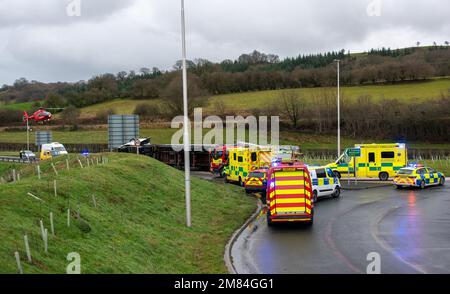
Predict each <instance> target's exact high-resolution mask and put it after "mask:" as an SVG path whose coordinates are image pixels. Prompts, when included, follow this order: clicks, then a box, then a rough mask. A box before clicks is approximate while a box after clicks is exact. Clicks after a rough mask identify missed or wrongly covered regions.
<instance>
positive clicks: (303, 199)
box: [267, 162, 314, 226]
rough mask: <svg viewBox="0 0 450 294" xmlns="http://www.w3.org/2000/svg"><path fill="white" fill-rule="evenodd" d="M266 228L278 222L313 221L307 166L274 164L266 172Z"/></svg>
mask: <svg viewBox="0 0 450 294" xmlns="http://www.w3.org/2000/svg"><path fill="white" fill-rule="evenodd" d="M267 178H268V183H267V225H269V226H271V225H272V224H273V223H279V222H305V223H307V224H308V225H312V224H313V221H314V204H313V202H312V195H313V192H312V183H311V176H310V174H309V171H308V168H307V167H306V165H304V164H301V163H298V162H290V163H280V164H277V163H274V164H273V166H272V167H271V168H270V169H269V171H268V176H267Z"/></svg>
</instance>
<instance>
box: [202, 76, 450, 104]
mask: <svg viewBox="0 0 450 294" xmlns="http://www.w3.org/2000/svg"><path fill="white" fill-rule="evenodd" d="M449 90H450V79H449V78H440V79H433V80H429V81H422V82H414V83H410V82H406V83H397V84H383V85H366V86H352V87H348V86H347V87H342V88H341V97H342V99H348V100H350V101H352V100H353V101H354V100H355V99H356V98H358V97H359V96H364V95H370V96H371V97H372V98H373V99H374V100H375V101H379V100H380V99H383V98H384V99H398V100H400V101H401V102H406V103H416V102H420V101H423V100H426V99H436V98H440V97H441V96H442V95H448V94H449ZM285 91H291V90H272V91H260V92H248V93H239V94H226V95H217V96H213V97H211V98H210V99H209V101H208V108H207V109H208V110H209V111H211V112H212V111H213V110H214V107H215V103H217V101H223V102H224V104H225V107H226V109H227V110H233V111H239V110H250V109H253V108H267V107H268V106H270V105H273V103H274V102H276V100H277V99H278V98H280V96H281V95H282V93H283V92H285ZM292 91H293V92H296V93H298V94H299V96H300V97H301V98H302V99H306V100H309V99H310V98H311V97H313V96H317V95H322V94H323V93H324V92H325V93H326V92H330V91H331V92H333V95H335V94H334V93H335V91H336V87H333V88H329V87H318V88H300V89H294V90H292Z"/></svg>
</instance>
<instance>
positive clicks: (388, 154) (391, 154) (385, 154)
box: [381, 152, 395, 158]
mask: <svg viewBox="0 0 450 294" xmlns="http://www.w3.org/2000/svg"><path fill="white" fill-rule="evenodd" d="M394 157H395V152H381V158H394Z"/></svg>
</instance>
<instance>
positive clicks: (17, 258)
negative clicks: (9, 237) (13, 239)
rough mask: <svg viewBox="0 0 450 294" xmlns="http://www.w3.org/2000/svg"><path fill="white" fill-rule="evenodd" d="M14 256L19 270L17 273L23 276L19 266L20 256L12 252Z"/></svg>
mask: <svg viewBox="0 0 450 294" xmlns="http://www.w3.org/2000/svg"><path fill="white" fill-rule="evenodd" d="M14 256H15V257H16V262H17V268H18V269H19V273H20V274H23V270H22V265H21V264H20V255H19V252H17V251H16V252H14Z"/></svg>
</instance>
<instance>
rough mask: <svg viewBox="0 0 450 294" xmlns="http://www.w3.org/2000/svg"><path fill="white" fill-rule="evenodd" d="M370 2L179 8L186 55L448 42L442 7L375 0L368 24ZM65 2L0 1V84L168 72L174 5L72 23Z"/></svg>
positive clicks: (98, 14) (175, 45)
mask: <svg viewBox="0 0 450 294" xmlns="http://www.w3.org/2000/svg"><path fill="white" fill-rule="evenodd" d="M373 1H376V0H340V1H337V0H314V1H311V0H185V2H186V16H187V42H188V55H189V58H192V59H193V58H196V57H202V58H208V59H211V60H213V61H220V60H223V59H225V58H237V57H238V55H239V54H241V53H243V52H248V51H250V50H253V49H258V50H261V51H264V52H268V53H275V54H279V55H281V56H282V57H285V56H295V55H298V54H300V53H316V52H323V51H328V50H340V49H347V50H351V51H353V52H355V51H360V50H366V49H370V48H371V47H381V46H386V47H393V48H395V47H400V46H412V45H414V44H415V42H416V41H421V42H422V44H430V43H431V42H433V41H436V42H439V43H443V42H444V41H446V39H447V38H450V36H449V32H450V19H449V18H448V17H447V15H446V13H447V12H448V11H450V9H449V8H450V2H449V1H448V0H428V1H421V0H395V1H394V0H381V3H382V7H381V16H379V17H369V16H368V15H367V12H366V9H367V5H368V4H369V3H372V2H373ZM69 2H70V1H69V0H47V1H44V0H34V1H17V0H15V1H13V0H8V1H7V0H0V39H1V40H3V42H0V84H1V83H11V82H12V81H14V79H16V78H18V77H20V76H25V77H27V78H29V79H36V80H42V81H58V80H59V81H65V80H69V81H76V80H79V79H87V78H89V77H91V76H92V75H94V74H99V73H104V72H113V73H114V72H118V71H119V70H130V69H139V68H140V67H143V66H146V67H152V66H158V67H160V68H162V69H168V68H171V66H172V65H173V64H174V62H175V61H176V60H177V59H179V58H180V55H181V54H180V53H181V52H180V51H181V50H180V6H179V4H180V1H179V0H134V1H131V0H130V1H126V0H114V1H111V0H81V2H82V16H81V17H67V16H66V15H65V7H66V5H67V3H69ZM28 3H32V5H31V6H30V4H28ZM449 41H450V40H449Z"/></svg>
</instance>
